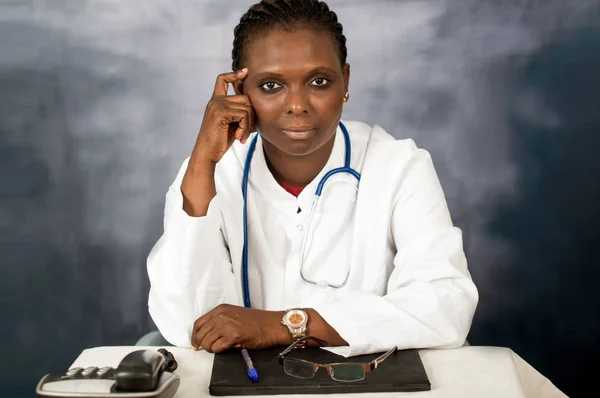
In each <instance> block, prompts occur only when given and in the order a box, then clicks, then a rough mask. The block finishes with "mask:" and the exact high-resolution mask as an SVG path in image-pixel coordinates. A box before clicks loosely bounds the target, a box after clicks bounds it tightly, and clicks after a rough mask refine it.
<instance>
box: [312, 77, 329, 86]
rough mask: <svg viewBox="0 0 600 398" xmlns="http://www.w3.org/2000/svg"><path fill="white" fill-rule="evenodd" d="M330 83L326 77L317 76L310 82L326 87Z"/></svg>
mask: <svg viewBox="0 0 600 398" xmlns="http://www.w3.org/2000/svg"><path fill="white" fill-rule="evenodd" d="M328 84H329V80H327V79H325V78H324V77H317V78H316V79H315V80H313V81H312V82H310V85H311V86H313V87H324V86H326V85H328Z"/></svg>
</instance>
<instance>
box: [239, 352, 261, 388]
mask: <svg viewBox="0 0 600 398" xmlns="http://www.w3.org/2000/svg"><path fill="white" fill-rule="evenodd" d="M242 356H243V357H244V361H245V362H246V367H247V368H248V372H247V373H248V377H249V378H250V379H251V380H252V381H258V372H257V371H256V368H255V367H254V364H253V363H252V360H251V359H250V355H248V351H247V350H246V349H245V348H244V349H242Z"/></svg>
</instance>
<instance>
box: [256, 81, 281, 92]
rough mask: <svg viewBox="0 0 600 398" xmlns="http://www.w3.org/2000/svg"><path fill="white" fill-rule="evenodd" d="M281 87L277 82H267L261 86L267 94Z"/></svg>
mask: <svg viewBox="0 0 600 398" xmlns="http://www.w3.org/2000/svg"><path fill="white" fill-rule="evenodd" d="M279 87H281V86H280V85H279V84H277V83H275V82H266V83H263V84H261V85H260V88H261V89H262V90H263V91H266V92H269V91H273V90H275V89H277V88H279Z"/></svg>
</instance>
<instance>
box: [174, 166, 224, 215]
mask: <svg viewBox="0 0 600 398" xmlns="http://www.w3.org/2000/svg"><path fill="white" fill-rule="evenodd" d="M215 168H216V164H215V163H214V162H212V161H211V160H208V159H206V158H204V157H203V156H201V155H195V154H193V155H192V156H191V157H190V160H189V163H188V167H187V170H186V172H185V175H184V176H183V180H182V182H181V194H182V195H183V210H184V211H185V212H186V213H187V214H188V215H189V216H191V217H204V216H206V214H207V212H208V205H209V203H210V201H211V200H212V199H213V198H214V197H215V195H216V194H217V191H216V187H215Z"/></svg>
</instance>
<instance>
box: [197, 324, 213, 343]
mask: <svg viewBox="0 0 600 398" xmlns="http://www.w3.org/2000/svg"><path fill="white" fill-rule="evenodd" d="M213 330H215V325H214V322H208V323H206V324H205V325H204V326H203V327H202V328H200V330H199V331H198V332H197V333H196V334H195V335H194V341H195V342H196V344H197V345H199V346H200V345H202V344H201V342H202V340H204V338H205V337H206V335H207V334H209V333H210V332H212V331H213Z"/></svg>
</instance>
